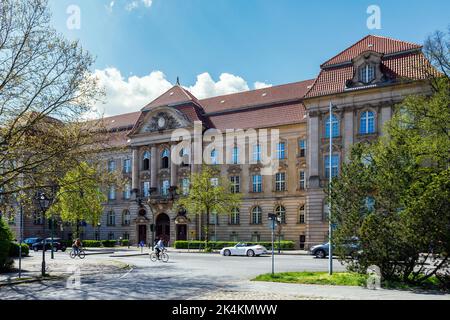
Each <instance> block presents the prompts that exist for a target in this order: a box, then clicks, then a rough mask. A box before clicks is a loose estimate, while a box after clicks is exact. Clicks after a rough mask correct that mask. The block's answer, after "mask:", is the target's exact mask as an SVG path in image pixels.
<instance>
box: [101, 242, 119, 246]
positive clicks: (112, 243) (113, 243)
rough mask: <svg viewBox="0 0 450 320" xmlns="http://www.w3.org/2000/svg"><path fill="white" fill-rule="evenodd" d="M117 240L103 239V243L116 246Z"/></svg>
mask: <svg viewBox="0 0 450 320" xmlns="http://www.w3.org/2000/svg"><path fill="white" fill-rule="evenodd" d="M116 242H117V241H116V240H102V245H103V246H104V247H114V246H115V245H116Z"/></svg>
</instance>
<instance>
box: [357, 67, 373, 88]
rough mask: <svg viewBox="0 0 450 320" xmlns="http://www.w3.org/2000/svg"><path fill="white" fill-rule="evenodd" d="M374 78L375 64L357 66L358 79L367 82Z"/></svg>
mask: <svg viewBox="0 0 450 320" xmlns="http://www.w3.org/2000/svg"><path fill="white" fill-rule="evenodd" d="M374 79H375V66H374V65H373V64H365V65H363V66H361V67H359V81H361V82H362V83H364V84H369V83H370V82H372V81H373V80H374Z"/></svg>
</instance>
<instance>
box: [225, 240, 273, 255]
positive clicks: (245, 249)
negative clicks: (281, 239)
mask: <svg viewBox="0 0 450 320" xmlns="http://www.w3.org/2000/svg"><path fill="white" fill-rule="evenodd" d="M265 253H267V249H266V248H265V247H263V246H261V245H248V244H246V243H238V244H236V245H235V246H234V247H225V248H223V249H222V250H220V254H221V255H224V256H248V257H254V256H259V255H261V254H265Z"/></svg>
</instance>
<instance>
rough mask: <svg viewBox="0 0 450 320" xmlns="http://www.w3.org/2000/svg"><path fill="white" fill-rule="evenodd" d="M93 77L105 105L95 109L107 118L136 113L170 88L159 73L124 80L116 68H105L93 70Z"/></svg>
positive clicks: (164, 77) (163, 76) (99, 105)
mask: <svg viewBox="0 0 450 320" xmlns="http://www.w3.org/2000/svg"><path fill="white" fill-rule="evenodd" d="M94 76H96V77H97V79H98V81H99V84H100V86H101V87H103V88H104V90H105V94H106V96H105V99H104V100H105V103H104V104H100V103H99V104H98V105H97V106H96V107H97V109H98V111H99V112H101V113H104V114H105V115H108V116H110V115H116V114H121V113H127V112H134V111H138V110H140V109H141V108H143V107H144V106H145V105H146V104H148V103H149V102H150V101H152V100H154V99H156V98H157V97H158V96H160V95H161V94H162V93H164V92H165V91H167V90H169V89H170V88H171V87H172V84H171V83H170V82H169V81H167V79H166V76H165V75H164V73H162V72H161V71H153V72H151V73H150V74H149V75H146V76H143V77H137V76H131V77H128V79H125V78H124V77H123V76H122V74H121V73H120V71H119V70H117V69H116V68H107V69H104V70H95V72H94Z"/></svg>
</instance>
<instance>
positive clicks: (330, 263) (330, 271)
mask: <svg viewBox="0 0 450 320" xmlns="http://www.w3.org/2000/svg"><path fill="white" fill-rule="evenodd" d="M332 112H333V104H332V103H331V101H330V114H329V119H330V122H329V125H330V150H329V154H328V161H329V162H328V166H329V167H328V170H329V172H328V200H329V202H328V244H329V245H328V248H329V249H328V274H329V275H332V274H333V247H332V246H331V233H332V228H331V173H332V170H331V165H332V161H331V158H332V154H333V124H332V122H331V119H332V115H333V114H332Z"/></svg>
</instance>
